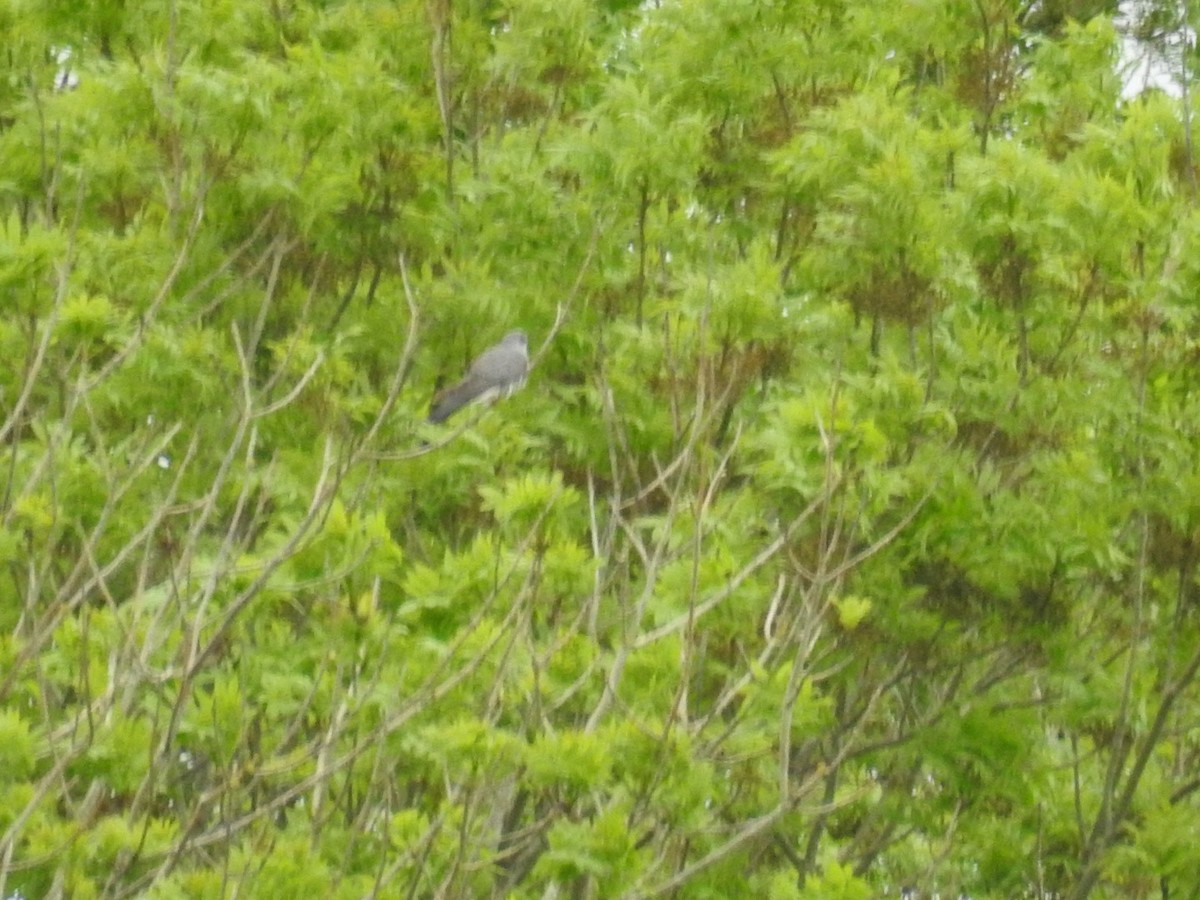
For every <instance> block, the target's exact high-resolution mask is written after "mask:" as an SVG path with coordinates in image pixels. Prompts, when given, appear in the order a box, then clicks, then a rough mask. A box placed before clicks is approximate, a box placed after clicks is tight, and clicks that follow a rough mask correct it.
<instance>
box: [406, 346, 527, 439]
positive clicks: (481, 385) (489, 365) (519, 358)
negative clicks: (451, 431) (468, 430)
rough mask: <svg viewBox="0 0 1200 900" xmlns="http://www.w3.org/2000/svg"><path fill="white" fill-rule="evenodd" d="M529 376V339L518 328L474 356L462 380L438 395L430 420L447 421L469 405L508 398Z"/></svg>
mask: <svg viewBox="0 0 1200 900" xmlns="http://www.w3.org/2000/svg"><path fill="white" fill-rule="evenodd" d="M528 374H529V338H528V337H526V335H525V332H524V331H522V330H521V329H519V328H518V329H517V330H516V331H510V332H509V333H508V334H506V335H505V336H504V337H503V338H501V340H500V343H498V344H493V345H492V346H490V347H488V348H487V349H486V350H484V351H483V352H482V353H480V354H479V356H477V357H475V361H474V362H473V363H471V368H470V369H468V370H467V374H466V376H465V377H464V378H463V380H462V381H460V382H459V383H458V384H455V385H452V386H451V387H448V388H446V389H445V390H442V391H439V392H438V393H437V395H436V396H435V397H434V398H433V403H432V404H431V405H430V407H429V421H430V422H433V423H435V424H436V423H438V422H445V421H446V420H447V419H448V418H450V417H451V416H452V415H454V414H455V413H456V412H458V411H459V410H460V409H462V408H463V407H464V406H466V405H467V404H470V403H484V402H486V401H488V400H499V399H502V398H504V397H507V396H509V395H510V394H512V393H513V392H514V391H516V390H518V389H519V388H520V387H521V386H522V385H523V384H525V377H526V376H527V375H528Z"/></svg>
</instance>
